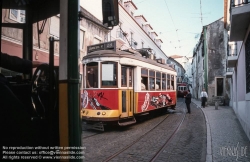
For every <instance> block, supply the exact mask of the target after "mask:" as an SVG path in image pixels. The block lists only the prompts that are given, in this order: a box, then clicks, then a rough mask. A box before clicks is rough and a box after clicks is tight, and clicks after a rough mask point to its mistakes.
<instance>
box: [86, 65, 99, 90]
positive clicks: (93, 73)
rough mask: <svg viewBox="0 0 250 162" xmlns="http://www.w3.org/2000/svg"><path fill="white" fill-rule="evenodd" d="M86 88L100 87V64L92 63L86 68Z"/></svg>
mask: <svg viewBox="0 0 250 162" xmlns="http://www.w3.org/2000/svg"><path fill="white" fill-rule="evenodd" d="M86 71H87V73H86V88H97V87H98V63H97V62H91V63H88V64H87V67H86Z"/></svg>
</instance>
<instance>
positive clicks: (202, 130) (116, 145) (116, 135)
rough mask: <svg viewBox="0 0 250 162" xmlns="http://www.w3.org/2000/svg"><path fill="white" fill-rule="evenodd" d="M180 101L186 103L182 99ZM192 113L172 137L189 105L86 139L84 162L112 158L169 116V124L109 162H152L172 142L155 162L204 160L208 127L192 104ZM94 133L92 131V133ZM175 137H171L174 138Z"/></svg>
mask: <svg viewBox="0 0 250 162" xmlns="http://www.w3.org/2000/svg"><path fill="white" fill-rule="evenodd" d="M180 102H183V100H182V99H181V100H180ZM191 111H192V113H191V114H186V116H185V118H184V121H183V123H182V124H181V126H180V128H179V129H178V130H177V132H176V134H173V132H174V129H175V128H177V126H178V125H179V123H180V120H181V118H182V116H183V115H184V114H185V113H186V105H185V104H181V106H180V107H178V108H177V109H176V110H175V111H174V112H172V113H170V114H165V115H163V116H159V117H156V118H153V119H151V120H147V121H144V122H142V123H137V124H135V125H132V126H129V127H126V128H117V129H116V130H110V131H107V132H103V133H101V134H97V135H94V136H90V137H84V132H83V140H82V143H83V146H84V147H86V152H85V155H84V156H85V159H84V161H91V162H92V161H97V162H98V161H100V162H101V161H105V160H106V159H107V158H108V157H109V156H111V155H113V154H115V153H116V152H118V151H120V150H122V149H123V148H124V147H126V146H128V145H130V144H131V143H133V142H134V141H136V140H137V139H138V138H139V137H140V136H143V134H144V133H145V132H147V131H148V130H150V129H151V128H152V127H154V125H156V124H157V123H159V121H161V120H163V118H164V117H165V116H166V115H168V117H167V118H166V121H164V123H163V124H161V125H159V126H158V127H157V128H155V129H154V130H152V131H151V132H150V133H149V134H147V135H145V136H144V137H143V138H141V139H140V140H139V141H137V142H136V143H135V144H133V145H131V147H129V148H128V149H126V150H124V152H122V153H120V154H119V155H118V156H116V157H114V158H112V159H111V160H110V161H145V162H147V161H150V159H152V158H153V156H154V155H155V154H156V152H157V151H158V150H159V149H160V148H161V147H163V145H164V143H166V141H167V140H168V139H170V140H169V141H168V142H167V144H166V146H164V149H163V151H161V152H160V154H159V156H158V157H157V158H156V160H155V161H205V159H206V124H205V118H204V115H203V113H202V111H201V109H197V108H196V105H194V104H191ZM89 132H91V131H89ZM85 133H87V132H85ZM171 136H172V137H171Z"/></svg>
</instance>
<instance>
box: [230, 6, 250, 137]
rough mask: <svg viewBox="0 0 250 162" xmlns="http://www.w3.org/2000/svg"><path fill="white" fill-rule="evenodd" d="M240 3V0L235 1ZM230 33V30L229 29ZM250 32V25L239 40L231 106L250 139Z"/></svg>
mask: <svg viewBox="0 0 250 162" xmlns="http://www.w3.org/2000/svg"><path fill="white" fill-rule="evenodd" d="M230 3H231V2H230V1H228V8H227V22H228V25H227V26H230V13H229V7H230ZM235 3H238V1H235ZM239 3H241V1H239ZM229 34H230V31H229ZM249 34H250V26H248V29H247V32H246V35H245V38H244V40H242V41H238V42H237V55H238V62H237V65H236V67H235V68H234V73H233V76H232V79H231V85H232V88H231V101H230V106H232V107H233V109H234V111H235V114H236V115H237V117H238V119H239V121H240V123H241V125H242V127H243V129H244V131H245V133H246V135H247V137H248V139H250V118H249V116H250V93H246V66H248V65H246V61H245V42H246V39H247V36H248V35H249Z"/></svg>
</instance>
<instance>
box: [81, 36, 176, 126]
mask: <svg viewBox="0 0 250 162" xmlns="http://www.w3.org/2000/svg"><path fill="white" fill-rule="evenodd" d="M98 49H102V50H98ZM142 51H144V52H142ZM145 51H146V50H143V49H142V50H140V51H139V52H138V51H133V50H125V51H120V50H116V48H115V41H113V42H106V43H103V44H97V45H93V46H89V47H88V53H87V55H86V56H84V57H83V58H82V65H83V70H84V73H83V77H84V79H83V87H84V88H83V89H84V90H83V91H82V94H81V103H82V104H81V108H82V109H81V116H82V120H83V121H84V123H85V125H86V127H87V128H92V129H98V130H104V125H108V124H117V125H120V126H126V125H130V124H133V123H136V117H138V116H141V115H146V114H147V115H148V114H149V115H150V114H151V113H153V112H154V111H156V110H159V109H163V108H172V109H174V108H175V106H176V87H175V85H176V71H175V70H174V69H172V68H171V67H170V66H169V65H167V64H162V63H158V62H157V61H156V60H152V59H150V58H147V57H146V56H147V55H145ZM90 82H92V83H90Z"/></svg>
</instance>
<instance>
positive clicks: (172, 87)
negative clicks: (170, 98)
mask: <svg viewBox="0 0 250 162" xmlns="http://www.w3.org/2000/svg"><path fill="white" fill-rule="evenodd" d="M170 89H171V90H174V89H175V86H174V76H173V75H171V86H170Z"/></svg>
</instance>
